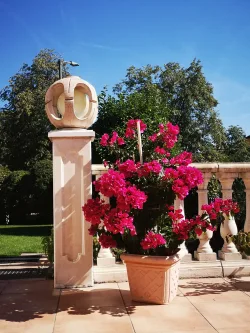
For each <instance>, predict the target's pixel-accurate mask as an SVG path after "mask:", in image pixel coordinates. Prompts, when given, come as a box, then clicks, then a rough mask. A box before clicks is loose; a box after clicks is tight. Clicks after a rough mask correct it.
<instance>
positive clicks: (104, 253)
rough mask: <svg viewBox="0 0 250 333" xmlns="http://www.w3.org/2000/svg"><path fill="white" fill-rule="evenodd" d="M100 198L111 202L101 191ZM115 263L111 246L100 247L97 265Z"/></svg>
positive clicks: (102, 265)
mask: <svg viewBox="0 0 250 333" xmlns="http://www.w3.org/2000/svg"><path fill="white" fill-rule="evenodd" d="M100 177H101V174H99V175H96V180H98V179H99V178H100ZM100 199H101V200H104V201H105V203H109V198H108V197H105V196H104V195H102V194H101V193H100ZM114 265H115V257H114V256H113V255H112V252H111V250H110V249H109V248H104V247H102V246H101V247H100V250H99V252H98V256H97V266H98V267H111V266H114Z"/></svg>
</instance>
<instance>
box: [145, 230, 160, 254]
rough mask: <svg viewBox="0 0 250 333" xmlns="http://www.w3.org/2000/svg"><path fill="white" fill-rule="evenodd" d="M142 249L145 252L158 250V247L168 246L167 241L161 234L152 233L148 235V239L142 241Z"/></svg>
mask: <svg viewBox="0 0 250 333" xmlns="http://www.w3.org/2000/svg"><path fill="white" fill-rule="evenodd" d="M140 244H141V247H142V248H143V250H149V249H156V248H157V246H161V245H164V244H166V241H165V239H164V238H163V237H162V235H161V234H156V233H154V232H153V231H150V232H148V233H147V234H146V237H145V238H144V239H143V240H142V241H141V243H140Z"/></svg>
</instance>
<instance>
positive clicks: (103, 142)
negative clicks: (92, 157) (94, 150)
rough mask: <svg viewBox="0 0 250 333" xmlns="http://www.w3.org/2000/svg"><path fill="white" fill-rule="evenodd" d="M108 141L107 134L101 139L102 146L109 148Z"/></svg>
mask: <svg viewBox="0 0 250 333" xmlns="http://www.w3.org/2000/svg"><path fill="white" fill-rule="evenodd" d="M108 139H109V135H108V134H107V133H105V134H103V136H102V137H101V140H100V145H102V146H103V147H105V146H107V145H108Z"/></svg>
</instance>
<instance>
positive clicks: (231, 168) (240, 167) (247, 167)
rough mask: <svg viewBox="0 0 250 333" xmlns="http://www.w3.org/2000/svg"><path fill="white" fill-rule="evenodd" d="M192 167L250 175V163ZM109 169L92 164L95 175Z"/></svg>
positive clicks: (199, 164) (204, 164)
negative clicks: (247, 173)
mask: <svg viewBox="0 0 250 333" xmlns="http://www.w3.org/2000/svg"><path fill="white" fill-rule="evenodd" d="M191 166H193V167H196V168H197V169H199V170H200V171H202V172H211V173H217V172H232V173H235V172H236V173H243V172H244V173H245V172H249V173H250V162H249V163H246V162H243V163H192V164H191ZM105 171H107V168H105V167H104V165H103V164H92V173H93V174H94V175H96V174H100V173H104V172H105Z"/></svg>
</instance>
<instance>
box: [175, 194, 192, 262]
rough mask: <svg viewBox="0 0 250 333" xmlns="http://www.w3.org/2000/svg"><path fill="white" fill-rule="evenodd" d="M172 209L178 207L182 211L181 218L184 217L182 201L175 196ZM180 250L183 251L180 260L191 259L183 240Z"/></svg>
mask: <svg viewBox="0 0 250 333" xmlns="http://www.w3.org/2000/svg"><path fill="white" fill-rule="evenodd" d="M174 209H175V210H177V209H180V210H181V211H182V215H183V218H184V219H185V209H184V201H183V200H181V199H179V198H178V197H176V199H175V201H174ZM179 248H180V251H181V252H183V253H184V254H185V255H184V257H183V258H182V261H191V260H192V255H191V253H188V250H187V247H186V245H185V241H183V242H182V243H181V244H180V246H179Z"/></svg>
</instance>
